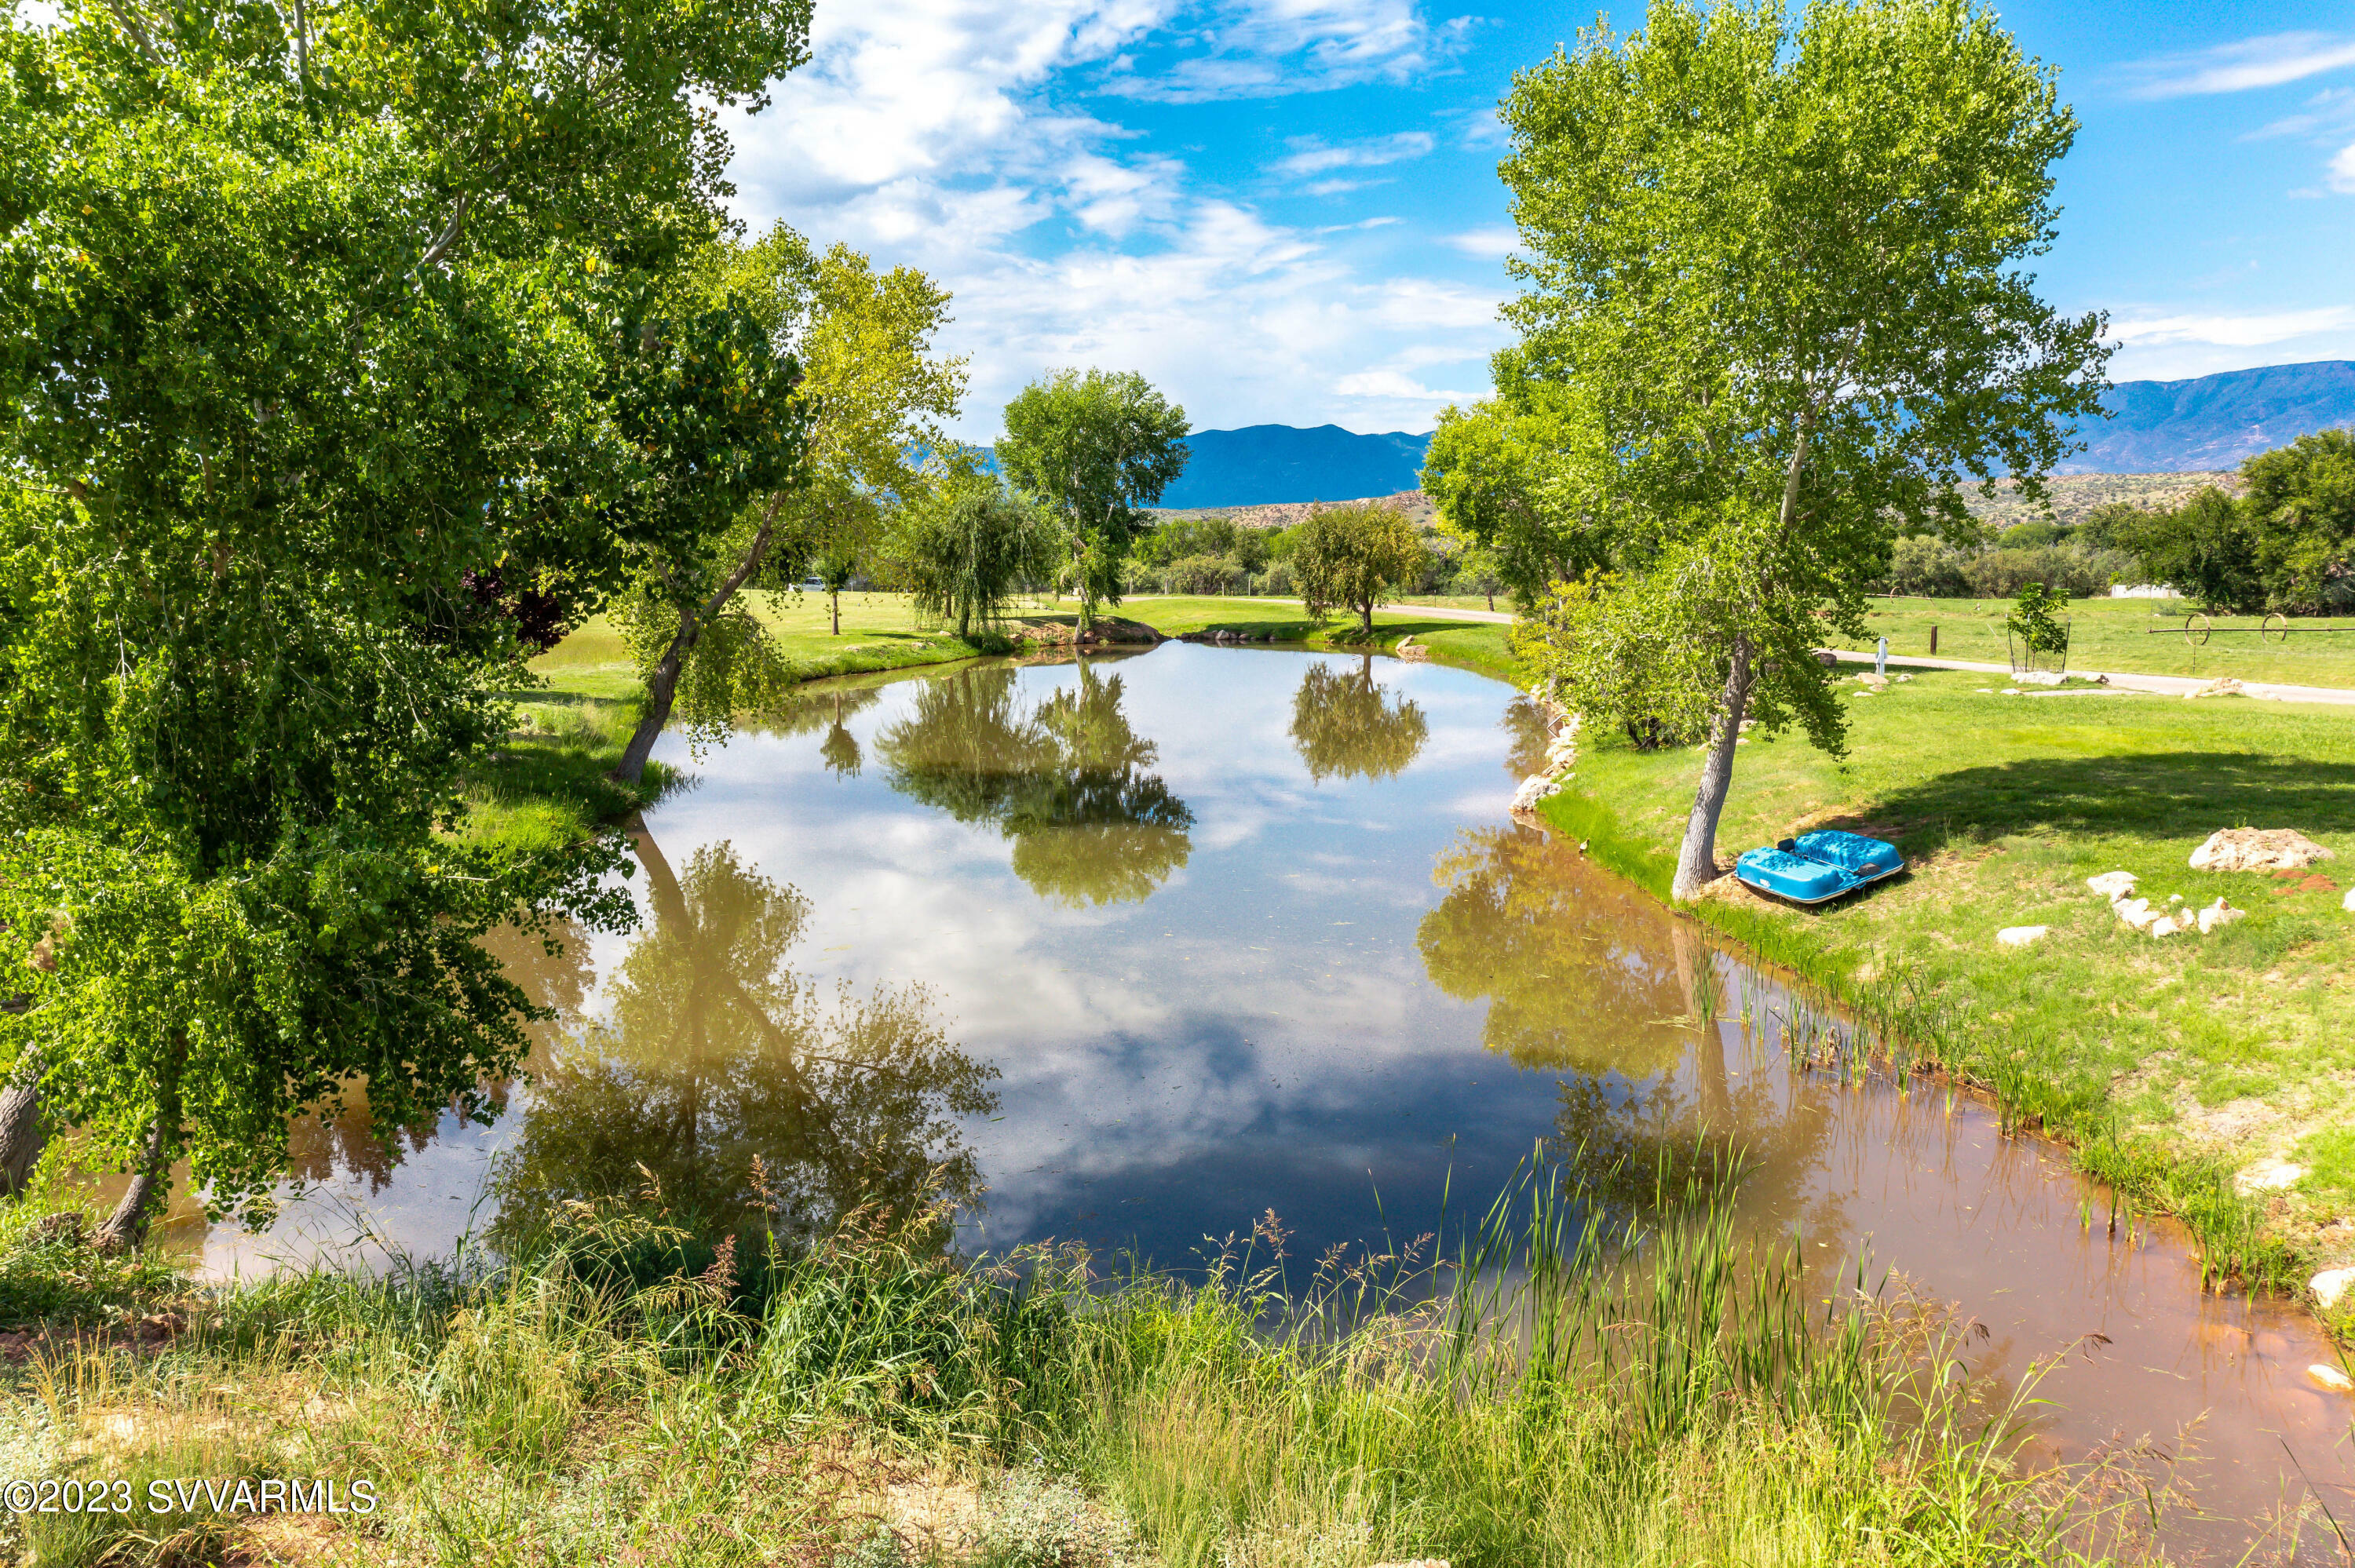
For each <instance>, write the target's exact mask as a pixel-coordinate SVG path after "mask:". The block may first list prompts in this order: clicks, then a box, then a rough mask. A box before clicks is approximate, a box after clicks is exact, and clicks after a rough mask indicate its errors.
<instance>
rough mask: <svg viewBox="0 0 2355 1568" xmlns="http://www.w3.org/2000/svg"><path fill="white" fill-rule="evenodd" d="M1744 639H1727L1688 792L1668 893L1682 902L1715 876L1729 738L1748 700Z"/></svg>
mask: <svg viewBox="0 0 2355 1568" xmlns="http://www.w3.org/2000/svg"><path fill="white" fill-rule="evenodd" d="M1752 678H1753V677H1752V675H1751V671H1750V639H1749V638H1748V637H1746V636H1741V635H1737V636H1736V637H1735V638H1734V639H1733V649H1732V659H1731V660H1730V661H1729V662H1728V664H1727V666H1726V672H1725V690H1724V691H1723V692H1721V694H1719V695H1718V699H1717V716H1716V717H1715V718H1714V719H1713V720H1712V721H1711V722H1710V735H1709V756H1708V758H1707V759H1706V760H1705V761H1703V762H1702V763H1701V768H1700V789H1697V790H1695V791H1694V792H1693V807H1692V815H1691V816H1690V817H1689V818H1687V819H1686V821H1685V842H1684V847H1683V848H1682V849H1681V850H1679V851H1678V854H1677V879H1676V882H1675V883H1674V884H1673V885H1671V886H1670V888H1669V890H1668V895H1669V896H1670V897H1671V898H1674V899H1675V900H1676V901H1677V902H1678V903H1679V904H1683V903H1687V902H1689V901H1690V900H1691V899H1693V898H1695V897H1698V896H1699V895H1700V890H1701V889H1702V888H1703V887H1704V886H1706V885H1709V884H1710V883H1711V882H1714V881H1716V880H1717V819H1718V817H1719V816H1720V815H1721V813H1722V812H1723V811H1724V810H1725V793H1726V790H1727V789H1728V788H1729V787H1731V786H1732V782H1733V743H1734V742H1735V741H1737V740H1739V739H1740V738H1741V737H1742V712H1743V710H1744V709H1746V708H1747V707H1748V706H1749V705H1750V685H1751V681H1752Z"/></svg>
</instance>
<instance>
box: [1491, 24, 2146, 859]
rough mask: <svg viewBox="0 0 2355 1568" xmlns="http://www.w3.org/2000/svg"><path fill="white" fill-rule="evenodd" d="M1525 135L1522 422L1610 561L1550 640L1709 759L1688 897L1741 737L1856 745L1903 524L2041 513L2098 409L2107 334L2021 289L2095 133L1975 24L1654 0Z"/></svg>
mask: <svg viewBox="0 0 2355 1568" xmlns="http://www.w3.org/2000/svg"><path fill="white" fill-rule="evenodd" d="M1504 120H1505V123H1506V125H1507V127H1508V130H1509V132H1510V133H1511V136H1512V146H1513V150H1512V153H1511V155H1510V156H1509V157H1508V158H1507V159H1506V161H1505V163H1504V164H1503V165H1502V168H1501V173H1502V175H1503V176H1504V179H1505V182H1506V185H1507V186H1508V189H1510V191H1511V192H1512V197H1513V212H1514V217H1515V220H1516V221H1517V223H1518V226H1519V228H1520V233H1521V240H1522V249H1523V251H1524V252H1525V256H1526V259H1517V260H1514V261H1512V262H1510V263H1508V265H1509V266H1510V268H1511V270H1513V271H1514V273H1515V274H1516V275H1517V276H1518V277H1519V278H1520V279H1521V280H1522V281H1524V283H1525V284H1526V285H1527V291H1526V292H1524V293H1523V294H1522V295H1521V296H1520V297H1518V299H1516V300H1514V301H1513V302H1510V303H1509V304H1508V305H1507V307H1506V314H1507V316H1508V319H1509V320H1510V321H1511V323H1513V324H1514V326H1515V327H1516V328H1518V332H1519V334H1520V335H1519V341H1518V343H1517V344H1515V345H1514V346H1513V347H1511V348H1509V349H1508V350H1506V351H1505V352H1503V353H1502V354H1500V355H1498V356H1497V361H1496V366H1495V375H1496V381H1497V386H1498V387H1499V389H1500V391H1499V397H1500V400H1502V401H1504V402H1505V403H1507V404H1508V405H1509V406H1511V407H1513V408H1519V409H1526V410H1529V411H1532V412H1535V413H1539V414H1541V415H1542V416H1543V417H1544V418H1546V419H1547V420H1548V421H1549V422H1550V425H1551V429H1550V432H1549V433H1548V435H1547V438H1546V442H1545V450H1546V451H1547V453H1548V461H1549V464H1550V472H1549V473H1547V474H1545V475H1543V476H1542V478H1543V483H1542V484H1541V485H1538V486H1536V487H1535V490H1534V493H1535V494H1536V497H1537V502H1536V503H1537V504H1538V505H1539V506H1540V508H1541V509H1543V510H1544V511H1545V513H1546V514H1548V515H1549V516H1550V518H1552V519H1553V520H1555V523H1556V524H1557V526H1558V527H1559V528H1561V529H1562V530H1566V531H1571V532H1574V533H1578V534H1581V535H1583V536H1584V539H1585V543H1584V544H1583V546H1582V548H1584V549H1585V550H1586V552H1587V553H1588V554H1589V555H1590V556H1593V557H1595V558H1599V559H1602V560H1605V561H1607V562H1608V563H1609V567H1610V570H1609V572H1608V573H1607V574H1603V575H1598V576H1597V577H1595V579H1594V581H1593V584H1592V585H1591V591H1589V592H1588V593H1587V595H1586V597H1585V598H1584V599H1580V600H1576V601H1574V602H1573V603H1572V605H1571V606H1569V607H1567V608H1571V609H1577V610H1578V611H1580V613H1579V614H1577V615H1574V616H1571V617H1568V618H1567V619H1568V620H1574V621H1576V623H1577V624H1576V625H1575V627H1574V628H1572V627H1568V626H1562V627H1558V628H1557V631H1558V633H1559V634H1558V635H1555V636H1552V637H1540V638H1539V639H1537V640H1535V641H1532V642H1530V643H1529V647H1530V651H1531V652H1532V654H1533V656H1535V657H1537V658H1538V659H1539V660H1540V662H1541V664H1542V665H1543V666H1544V667H1545V668H1546V669H1547V671H1548V673H1550V675H1552V676H1553V677H1555V678H1556V679H1557V680H1558V681H1559V682H1561V683H1562V684H1563V685H1564V686H1566V688H1567V692H1566V696H1567V700H1569V701H1570V702H1571V703H1572V705H1574V706H1577V707H1579V708H1581V709H1582V710H1583V711H1586V712H1587V713H1588V715H1589V717H1590V718H1596V719H1603V720H1605V721H1611V720H1625V719H1633V720H1638V721H1644V722H1650V721H1653V720H1657V719H1661V718H1668V719H1670V720H1673V721H1675V722H1676V723H1677V724H1678V725H1682V724H1684V723H1686V722H1687V721H1691V722H1693V723H1695V724H1696V725H1697V726H1699V727H1700V729H1701V730H1702V732H1703V733H1704V734H1705V736H1706V738H1707V742H1708V751H1707V755H1706V758H1705V759H1704V761H1703V764H1702V768H1701V775H1700V783H1699V786H1698V788H1697V789H1696V790H1695V794H1694V800H1693V807H1692V811H1691V814H1690V817H1689V821H1688V825H1687V828H1686V832H1685V836H1684V842H1683V846H1682V849H1681V851H1680V853H1679V854H1678V869H1677V875H1676V882H1675V892H1676V895H1677V896H1678V897H1679V898H1689V897H1691V896H1692V895H1694V894H1695V893H1696V892H1698V891H1699V889H1700V886H1701V885H1703V884H1704V883H1706V882H1707V881H1709V880H1710V879H1711V878H1712V877H1714V876H1715V875H1716V874H1717V868H1716V862H1715V846H1716V832H1717V822H1718V817H1719V813H1720V812H1721V810H1722V808H1723V806H1724V802H1725V796H1726V790H1727V789H1728V787H1729V785H1730V784H1731V782H1732V773H1733V758H1734V743H1735V740H1736V738H1737V736H1738V734H1739V731H1740V728H1741V725H1742V719H1743V718H1744V717H1745V716H1746V715H1749V714H1751V713H1752V712H1753V711H1754V712H1755V714H1756V715H1757V716H1758V717H1759V719H1760V720H1761V721H1763V722H1764V724H1765V725H1766V726H1768V728H1769V729H1770V731H1771V730H1774V729H1780V728H1783V727H1785V726H1790V725H1793V724H1796V725H1799V726H1803V727H1804V728H1805V729H1806V733H1807V734H1808V736H1810V738H1812V739H1813V740H1814V741H1815V742H1816V743H1817V744H1818V745H1820V746H1823V747H1827V748H1831V749H1838V748H1839V747H1841V746H1842V745H1843V744H1844V740H1845V730H1844V726H1843V723H1842V719H1841V712H1840V709H1839V706H1838V704H1837V703H1836V702H1835V701H1834V699H1833V696H1832V693H1831V687H1830V684H1829V679H1830V678H1829V676H1828V674H1827V673H1825V672H1824V670H1823V669H1822V667H1821V666H1820V665H1819V664H1818V663H1817V661H1816V660H1815V658H1814V657H1813V652H1812V651H1813V649H1814V646H1815V644H1816V642H1817V640H1818V639H1819V638H1820V637H1821V635H1822V632H1823V628H1824V626H1825V625H1826V624H1827V623H1828V624H1829V625H1830V626H1831V627H1833V628H1835V629H1837V630H1840V631H1843V632H1845V633H1847V634H1849V635H1861V634H1862V631H1863V623H1862V620H1861V617H1862V614H1863V603H1862V599H1863V593H1864V590H1865V587H1866V584H1867V583H1868V582H1869V581H1870V580H1871V579H1872V577H1874V576H1875V575H1876V574H1877V573H1878V572H1879V571H1880V570H1881V566H1882V564H1883V562H1884V561H1885V559H1886V546H1887V540H1888V538H1889V537H1890V535H1891V528H1892V524H1895V525H1897V526H1898V527H1900V528H1901V529H1902V531H1906V532H1920V531H1923V530H1930V529H1945V530H1947V531H1951V532H1954V533H1955V534H1957V535H1960V534H1962V533H1963V532H1965V531H1966V530H1968V529H1969V528H1970V526H1971V525H1970V523H1969V519H1968V516H1967V514H1966V512H1965V511H1964V507H1963V502H1962V496H1961V493H1960V486H1961V484H1962V483H1963V482H1966V480H1967V479H1971V478H1976V479H1977V480H1979V481H1981V482H1983V483H1984V482H1992V480H1993V479H1994V478H1995V477H1996V476H1998V475H2002V474H2011V475H2015V476H2017V477H2018V478H2019V482H2020V486H2021V489H2022V490H2023V491H2024V492H2025V493H2028V494H2029V495H2030V497H2031V498H2036V497H2038V496H2040V495H2041V488H2042V487H2041V476H2042V475H2044V474H2045V473H2047V472H2049V471H2050V470H2051V466H2052V464H2053V463H2054V462H2055V461H2057V460H2058V459H2059V458H2060V457H2061V456H2062V454H2063V453H2064V452H2065V451H2067V450H2070V447H2069V441H2070V439H2071V432H2072V431H2073V429H2074V428H2075V426H2076V423H2077V421H2078V420H2080V419H2082V418H2090V417H2092V416H2094V414H2095V412H2096V410H2097V402H2096V399H2097V397H2098V395H2099V394H2100V392H2101V391H2102V390H2103V387H2104V386H2105V383H2104V382H2103V380H2102V375H2101V372H2102V367H2103V366H2104V364H2105V355H2106V351H2105V349H2104V347H2103V346H2102V344H2101V341H2100V339H2101V332H2102V327H2103V322H2102V319H2101V318H2100V317H2098V316H2087V317H2084V318H2083V319H2081V320H2074V321H2072V320H2067V319H2063V318H2061V317H2058V316H2056V315H2055V314H2054V313H2052V312H2051V310H2050V309H2048V308H2047V307H2046V306H2045V304H2044V303H2043V302H2041V300H2039V299H2038V298H2037V296H2036V292H2035V289H2034V281H2033V279H2032V278H2031V277H2030V276H2029V275H2028V274H2027V273H2025V272H2024V271H2022V270H2020V265H2021V263H2022V262H2024V261H2025V260H2028V259H2029V258H2031V257H2033V256H2036V255H2038V254H2040V253H2041V252H2042V251H2043V250H2044V249H2045V248H2046V247H2047V246H2048V245H2049V244H2050V243H2051V238H2052V234H2053V225H2054V221H2055V211H2054V208H2053V207H2052V203H2051V190H2052V175H2051V167H2052V164H2054V162H2055V161H2057V160H2058V159H2059V158H2060V157H2061V156H2062V154H2064V153H2065V152H2066V151H2067V150H2068V147H2069V144H2070V142H2071V140H2072V139H2073V136H2074V134H2075V130H2076V122H2075V121H2074V119H2073V116H2072V115H2071V114H2070V112H2069V111H2068V110H2067V109H2065V108H2064V107H2062V104H2061V103H2060V101H2059V96H2058V92H2057V90H2056V88H2055V84H2054V79H2053V75H2052V72H2051V70H2049V69H2045V68H2043V67H2041V66H2039V65H2038V64H2037V63H2036V62H2034V61H2033V60H2030V59H2029V58H2027V57H2025V56H2024V55H2023V54H2022V53H2021V52H2020V50H2019V47H2018V45H2017V44H2015V43H2014V42H2013V40H2012V39H2011V38H2010V37H2009V35H2007V34H2006V33H2005V32H2004V31H2003V29H2002V28H2001V27H2000V26H1998V23H1997V21H1996V19H1995V17H1994V16H1993V15H1992V14H1991V13H1989V12H1987V11H1985V10H1982V9H1980V8H1978V7H1977V5H1972V4H1970V3H1968V0H1811V3H1809V4H1806V5H1804V6H1801V7H1797V8H1786V7H1785V6H1784V5H1774V4H1766V5H1737V4H1731V3H1721V4H1700V3H1696V0H1657V3H1656V4H1655V5H1652V7H1651V8H1650V11H1649V13H1648V14H1647V16H1646V22H1645V26H1644V30H1643V31H1642V32H1640V33H1636V34H1634V35H1631V36H1628V37H1619V36H1616V35H1614V34H1613V33H1612V32H1611V31H1610V30H1609V29H1608V27H1607V26H1602V25H1598V26H1596V27H1595V28H1594V29H1593V30H1591V31H1588V32H1585V33H1582V34H1581V36H1580V38H1579V41H1578V44H1577V46H1576V47H1575V48H1572V49H1570V50H1568V51H1565V52H1558V53H1557V54H1556V55H1555V56H1554V57H1553V58H1551V59H1550V60H1548V61H1547V62H1546V63H1544V64H1543V65H1541V66H1539V67H1537V68H1536V69H1532V70H1529V71H1527V72H1524V73H1522V74H1521V75H1520V76H1518V77H1517V78H1516V79H1515V82H1514V88H1513V91H1512V94H1511V96H1510V97H1509V98H1508V101H1506V104H1505V106H1504ZM1557 608H1563V607H1561V606H1560V605H1558V606H1557ZM1639 662H1640V663H1645V664H1647V665H1648V666H1649V669H1648V673H1640V674H1636V675H1634V676H1632V677H1631V673H1630V668H1629V667H1630V665H1631V664H1634V663H1639ZM1631 699H1632V700H1634V701H1636V702H1637V703H1638V704H1640V708H1639V709H1636V710H1630V709H1629V707H1628V704H1629V702H1630V700H1631Z"/></svg>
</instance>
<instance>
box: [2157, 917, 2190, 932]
mask: <svg viewBox="0 0 2355 1568" xmlns="http://www.w3.org/2000/svg"><path fill="white" fill-rule="evenodd" d="M2190 929H2191V921H2190V918H2189V917H2186V918H2184V919H2181V920H2178V919H2177V918H2176V917H2175V916H2172V915H2162V916H2159V917H2158V919H2156V920H2153V921H2152V922H2151V923H2150V934H2151V935H2152V936H2154V937H2172V936H2174V935H2175V934H2176V933H2177V932H2178V931H2189V930H2190Z"/></svg>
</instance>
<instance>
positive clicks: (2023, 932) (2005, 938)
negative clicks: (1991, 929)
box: [1995, 926, 2052, 948]
mask: <svg viewBox="0 0 2355 1568" xmlns="http://www.w3.org/2000/svg"><path fill="white" fill-rule="evenodd" d="M2051 929H2052V927H2050V926H2006V927H2004V928H2003V929H2002V930H2000V931H1998V932H1997V933H1996V934H1995V939H1996V940H1997V941H1998V942H2000V943H2002V944H2003V945H2004V946H2005V947H2007V948H2026V947H2030V946H2032V945H2034V944H2035V943H2038V942H2041V941H2042V940H2044V938H2045V937H2046V935H2047V934H2048V933H2050V932H2051Z"/></svg>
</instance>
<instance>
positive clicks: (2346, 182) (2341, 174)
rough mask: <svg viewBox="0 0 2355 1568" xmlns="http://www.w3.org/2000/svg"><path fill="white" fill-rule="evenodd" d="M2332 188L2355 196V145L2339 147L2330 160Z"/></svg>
mask: <svg viewBox="0 0 2355 1568" xmlns="http://www.w3.org/2000/svg"><path fill="white" fill-rule="evenodd" d="M2330 188H2331V189H2332V190H2335V191H2342V192H2344V193H2346V194H2347V195H2349V196H2355V145H2350V146H2345V147H2341V148H2339V153H2338V155H2337V156H2336V157H2334V158H2332V159H2331V160H2330Z"/></svg>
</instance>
